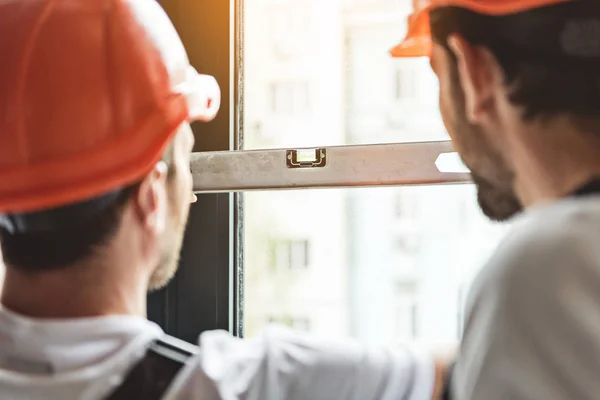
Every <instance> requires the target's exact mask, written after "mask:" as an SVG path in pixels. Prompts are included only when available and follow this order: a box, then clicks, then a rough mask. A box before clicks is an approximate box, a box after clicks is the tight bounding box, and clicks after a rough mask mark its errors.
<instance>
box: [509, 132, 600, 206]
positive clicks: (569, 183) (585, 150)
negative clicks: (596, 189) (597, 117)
mask: <svg viewBox="0 0 600 400" xmlns="http://www.w3.org/2000/svg"><path fill="white" fill-rule="evenodd" d="M522 137H523V138H524V139H523V142H522V143H520V144H519V145H517V146H514V148H513V149H512V150H511V158H512V161H513V168H514V171H515V172H516V176H515V191H516V193H517V195H518V197H519V198H520V200H521V202H522V203H523V204H524V205H525V206H526V207H529V206H533V205H538V204H543V203H547V202H551V201H555V200H557V199H560V198H563V197H565V196H568V195H570V194H571V193H573V192H574V191H576V190H577V189H579V188H580V187H581V186H583V185H585V184H586V183H587V182H589V181H591V180H593V179H598V178H599V177H600V156H599V154H600V132H599V133H598V135H597V137H596V136H594V134H591V133H580V132H573V128H572V127H571V126H568V125H565V124H564V123H560V122H557V123H556V124H553V125H552V127H549V126H544V127H543V128H542V129H540V130H539V131H533V132H528V133H527V134H525V135H523V136H522Z"/></svg>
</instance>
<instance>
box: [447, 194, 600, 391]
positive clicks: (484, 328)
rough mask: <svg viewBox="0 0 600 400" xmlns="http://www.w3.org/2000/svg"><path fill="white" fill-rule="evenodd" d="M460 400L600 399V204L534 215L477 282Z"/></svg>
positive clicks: (580, 201)
mask: <svg viewBox="0 0 600 400" xmlns="http://www.w3.org/2000/svg"><path fill="white" fill-rule="evenodd" d="M466 321H467V322H466V325H465V332H464V336H463V340H462V344H461V349H460V356H459V359H458V364H457V367H456V369H455V374H454V375H453V384H452V385H453V390H454V394H455V398H457V399H461V400H480V399H494V400H537V399H540V400H541V399H543V400H593V399H598V398H600V196H598V195H594V196H589V197H580V198H569V199H564V200H561V201H558V202H555V203H552V204H547V205H544V206H540V207H535V208H534V209H531V210H529V211H528V212H526V213H524V214H523V215H522V216H520V217H519V218H517V219H516V220H515V221H514V226H513V227H512V229H511V232H510V233H509V235H507V237H506V238H505V240H504V241H503V242H502V243H501V244H500V246H499V247H498V249H497V251H496V253H495V254H494V256H493V257H492V258H491V259H490V261H489V262H488V264H487V265H486V266H485V268H483V270H482V271H481V273H480V274H479V276H478V278H477V279H476V281H475V282H474V283H473V286H472V290H471V294H470V299H469V302H468V305H467V319H466Z"/></svg>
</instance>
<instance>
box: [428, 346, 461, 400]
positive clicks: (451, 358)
mask: <svg viewBox="0 0 600 400" xmlns="http://www.w3.org/2000/svg"><path fill="white" fill-rule="evenodd" d="M432 354H433V362H434V365H435V384H434V388H433V393H432V395H431V399H432V400H442V396H443V394H444V390H445V387H446V383H447V381H448V372H449V369H450V366H451V365H452V364H454V362H455V361H456V356H457V354H458V345H446V346H438V347H435V348H434V349H433V351H432Z"/></svg>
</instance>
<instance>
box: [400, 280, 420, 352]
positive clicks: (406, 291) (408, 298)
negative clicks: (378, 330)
mask: <svg viewBox="0 0 600 400" xmlns="http://www.w3.org/2000/svg"><path fill="white" fill-rule="evenodd" d="M395 318H396V337H397V338H398V339H399V340H412V339H416V338H418V336H419V304H418V301H417V285H416V284H415V283H413V282H401V283H399V284H398V285H397V288H396V316H395Z"/></svg>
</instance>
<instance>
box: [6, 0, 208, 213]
mask: <svg viewBox="0 0 600 400" xmlns="http://www.w3.org/2000/svg"><path fill="white" fill-rule="evenodd" d="M0 60H2V62H0V213H11V212H29V211H36V210H42V209H47V208H53V207H57V206H61V205H66V204H70V203H74V202H78V201H82V200H85V199H88V198H92V197H95V196H98V195H101V194H103V193H105V192H108V191H111V190H114V189H117V188H120V187H122V186H124V185H126V184H128V183H132V182H133V181H135V180H136V179H139V178H141V177H143V176H144V174H146V173H148V172H149V171H150V170H151V169H152V167H153V166H154V165H155V163H156V162H158V161H159V160H160V158H161V156H162V153H163V151H164V149H165V148H166V146H167V144H168V143H169V141H170V140H171V138H172V137H173V135H174V134H175V132H176V131H177V128H178V127H179V126H180V125H181V124H182V123H183V122H185V121H194V120H200V121H210V120H211V119H213V118H214V117H215V115H216V113H217V111H218V109H219V106H220V90H219V86H218V84H217V82H216V80H215V79H214V78H213V77H210V76H207V75H200V74H198V73H197V72H196V70H194V68H192V67H191V66H190V63H189V60H188V57H187V54H186V52H185V49H184V47H183V44H182V43H181V40H180V38H179V36H178V35H177V33H176V31H175V28H174V27H173V25H172V24H171V22H170V20H169V19H168V17H167V15H166V14H165V13H164V11H163V9H162V8H161V7H160V6H159V5H158V3H157V2H156V1H155V0H4V1H1V2H0Z"/></svg>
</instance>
